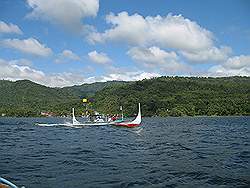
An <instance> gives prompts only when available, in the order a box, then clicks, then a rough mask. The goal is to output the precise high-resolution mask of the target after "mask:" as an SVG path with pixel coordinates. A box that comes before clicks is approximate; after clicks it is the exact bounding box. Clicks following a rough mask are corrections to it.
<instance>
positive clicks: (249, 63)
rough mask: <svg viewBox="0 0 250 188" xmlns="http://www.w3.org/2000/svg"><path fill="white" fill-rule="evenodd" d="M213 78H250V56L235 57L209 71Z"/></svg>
mask: <svg viewBox="0 0 250 188" xmlns="http://www.w3.org/2000/svg"><path fill="white" fill-rule="evenodd" d="M208 73H209V75H211V76H250V56H245V55H241V56H234V57H231V58H229V59H228V60H227V61H226V62H225V63H223V64H221V65H216V66H213V67H211V68H210V69H209V70H208Z"/></svg>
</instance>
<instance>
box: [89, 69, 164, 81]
mask: <svg viewBox="0 0 250 188" xmlns="http://www.w3.org/2000/svg"><path fill="white" fill-rule="evenodd" d="M159 76H161V75H160V74H158V73H151V72H144V71H127V72H115V73H109V74H106V75H103V76H93V77H89V78H87V79H86V82H88V83H93V82H106V81H113V80H118V81H137V80H143V79H149V78H153V77H159Z"/></svg>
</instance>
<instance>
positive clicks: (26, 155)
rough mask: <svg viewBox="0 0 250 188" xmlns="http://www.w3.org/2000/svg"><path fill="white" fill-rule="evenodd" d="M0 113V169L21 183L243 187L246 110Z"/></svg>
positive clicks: (40, 187)
mask: <svg viewBox="0 0 250 188" xmlns="http://www.w3.org/2000/svg"><path fill="white" fill-rule="evenodd" d="M35 122H50V123H63V122H65V120H64V119H60V118H36V119H35V118H0V176H2V177H5V178H6V179H8V180H11V181H12V182H13V183H15V184H17V185H24V186H25V187H26V188H71V187H72V188H82V187H248V186H249V185H250V164H249V162H250V146H249V143H250V134H249V133H250V117H182V118H173V117H171V118H144V119H143V124H142V127H140V128H135V129H128V128H117V127H113V126H102V127H84V128H74V127H39V126H36V125H35Z"/></svg>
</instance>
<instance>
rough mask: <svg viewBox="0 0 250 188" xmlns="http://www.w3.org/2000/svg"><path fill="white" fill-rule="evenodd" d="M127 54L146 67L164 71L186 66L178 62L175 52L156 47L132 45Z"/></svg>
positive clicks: (177, 69) (181, 69) (180, 69)
mask: <svg viewBox="0 0 250 188" xmlns="http://www.w3.org/2000/svg"><path fill="white" fill-rule="evenodd" d="M127 54H128V55H129V56H130V57H131V58H132V59H133V60H134V61H136V62H139V63H140V64H142V65H143V66H145V67H148V68H157V69H162V70H163V71H164V72H170V71H174V72H176V71H183V70H185V69H186V68H187V67H186V66H184V65H183V64H181V63H179V58H178V56H177V54H176V53H175V52H167V51H165V50H161V49H160V48H158V47H155V46H153V47H150V48H145V47H133V48H131V49H130V50H129V51H128V52H127Z"/></svg>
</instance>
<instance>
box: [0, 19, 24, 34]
mask: <svg viewBox="0 0 250 188" xmlns="http://www.w3.org/2000/svg"><path fill="white" fill-rule="evenodd" d="M0 33H16V34H23V32H22V31H21V29H20V28H19V27H18V26H17V25H14V24H12V23H9V24H7V23H5V22H3V21H0Z"/></svg>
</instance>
